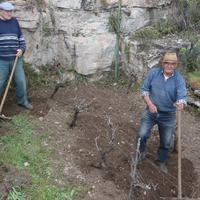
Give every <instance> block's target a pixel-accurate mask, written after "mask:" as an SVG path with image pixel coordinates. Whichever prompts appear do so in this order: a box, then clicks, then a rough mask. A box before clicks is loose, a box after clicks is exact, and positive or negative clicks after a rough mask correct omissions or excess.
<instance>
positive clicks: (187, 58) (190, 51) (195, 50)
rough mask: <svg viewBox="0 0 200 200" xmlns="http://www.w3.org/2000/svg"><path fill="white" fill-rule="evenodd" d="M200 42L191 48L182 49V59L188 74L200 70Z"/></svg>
mask: <svg viewBox="0 0 200 200" xmlns="http://www.w3.org/2000/svg"><path fill="white" fill-rule="evenodd" d="M199 55H200V42H198V43H197V44H196V45H195V46H192V47H191V48H182V49H181V51H180V59H181V62H182V64H183V66H184V67H185V68H186V71H187V72H193V71H197V70H199V69H200V57H199Z"/></svg>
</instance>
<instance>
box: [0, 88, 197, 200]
mask: <svg viewBox="0 0 200 200" xmlns="http://www.w3.org/2000/svg"><path fill="white" fill-rule="evenodd" d="M53 90H54V88H42V89H41V88H40V89H39V88H38V89H34V90H32V91H30V92H29V96H30V100H31V102H32V104H33V105H34V110H33V111H26V110H24V109H23V108H21V107H18V106H17V105H16V104H15V102H14V100H13V99H14V93H13V92H10V94H9V98H8V100H7V102H6V105H5V108H4V111H5V114H6V115H9V116H12V115H16V114H18V113H23V112H26V113H28V114H30V115H33V116H35V117H36V118H38V120H39V121H40V122H41V124H42V125H41V127H40V128H41V129H42V128H43V126H44V127H47V128H48V132H49V135H50V137H49V140H48V141H47V143H48V146H50V147H51V148H53V149H54V150H55V157H52V158H51V160H52V161H53V162H54V164H55V177H57V182H58V184H60V185H62V184H65V183H68V182H70V183H74V184H76V183H80V182H82V183H85V184H87V185H88V186H89V187H91V191H90V192H88V194H87V195H86V196H85V197H82V198H80V197H79V198H77V200H80V199H84V200H111V199H112V200H113V199H114V200H127V199H128V195H129V191H130V185H131V181H132V179H131V163H132V157H134V155H135V151H136V143H137V141H136V136H137V131H138V127H139V121H140V116H141V112H142V111H143V109H144V103H143V101H142V99H141V97H140V95H139V93H138V92H131V91H128V92H127V88H123V87H119V86H118V85H117V84H116V85H113V86H107V87H105V86H102V85H93V84H88V85H85V84H84V85H73V84H72V85H68V86H66V87H64V88H60V89H59V90H58V92H57V93H56V94H55V96H54V98H53V99H51V98H50V96H51V94H52V93H53ZM199 119H200V117H199V116H197V115H196V114H194V113H193V112H191V109H190V108H187V109H186V110H185V111H184V112H183V113H182V140H183V144H182V151H183V152H182V179H183V180H182V181H183V184H182V187H183V196H185V197H189V198H191V199H195V198H198V197H200V192H199V190H200V178H199V177H200V167H199V166H200V154H199V151H200V134H199V133H200V123H199ZM39 131H40V130H38V133H39ZM0 133H1V134H3V127H2V128H1V130H0ZM158 143H159V138H158V132H157V129H156V128H155V129H154V130H153V131H152V135H151V138H150V139H149V141H148V145H147V150H148V155H147V159H146V160H144V162H142V163H141V164H139V165H138V170H137V174H138V176H137V180H138V182H137V183H138V184H137V186H135V187H133V195H134V199H138V200H143V199H146V200H147V199H148V200H151V199H152V200H154V199H162V197H169V198H171V197H177V182H178V181H177V159H178V158H177V153H175V152H173V153H171V154H170V157H169V160H168V163H167V166H168V170H169V173H168V174H164V173H163V172H161V171H160V170H159V169H158V168H157V167H156V165H155V164H154V156H155V152H156V149H157V146H158ZM1 173H4V172H3V170H1V167H0V175H1Z"/></svg>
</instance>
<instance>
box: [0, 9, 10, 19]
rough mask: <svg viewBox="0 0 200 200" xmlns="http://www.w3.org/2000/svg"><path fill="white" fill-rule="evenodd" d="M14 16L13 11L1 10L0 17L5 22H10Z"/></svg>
mask: <svg viewBox="0 0 200 200" xmlns="http://www.w3.org/2000/svg"><path fill="white" fill-rule="evenodd" d="M12 14H13V11H12V10H9V11H7V10H0V17H1V18H2V19H3V20H9V19H11V18H12Z"/></svg>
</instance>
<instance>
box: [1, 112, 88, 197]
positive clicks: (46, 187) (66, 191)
mask: <svg viewBox="0 0 200 200" xmlns="http://www.w3.org/2000/svg"><path fill="white" fill-rule="evenodd" d="M10 126H11V129H12V131H11V132H10V133H6V134H4V136H1V137H0V143H1V149H0V162H1V163H3V164H5V165H12V166H14V167H16V168H17V169H18V170H27V171H28V172H29V174H30V176H31V178H32V184H31V185H30V186H27V187H26V188H15V186H14V187H13V188H12V190H11V191H10V193H9V200H23V199H24V198H25V197H27V198H25V199H31V200H52V199H53V200H72V199H74V198H75V196H77V195H80V194H85V193H86V192H87V191H88V187H86V186H79V185H78V186H71V185H66V186H63V187H62V188H61V187H58V186H57V185H56V184H55V181H54V179H55V177H54V169H53V164H52V162H51V154H52V151H51V149H50V148H49V147H44V146H43V141H44V140H46V139H48V134H47V132H44V133H42V134H41V133H40V135H37V136H36V135H35V134H34V128H35V126H36V123H35V124H34V123H32V122H31V119H30V118H29V117H28V116H26V115H18V116H15V117H13V119H12V122H11V124H10ZM17 197H18V198H17Z"/></svg>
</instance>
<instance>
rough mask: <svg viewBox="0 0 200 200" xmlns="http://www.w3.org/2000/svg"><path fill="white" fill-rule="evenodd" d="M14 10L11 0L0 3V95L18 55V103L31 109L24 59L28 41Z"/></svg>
mask: <svg viewBox="0 0 200 200" xmlns="http://www.w3.org/2000/svg"><path fill="white" fill-rule="evenodd" d="M13 10H14V6H13V5H12V4H11V3H10V2H3V3H0V96H1V95H2V93H3V90H4V87H5V85H6V80H7V79H8V76H9V73H10V71H11V70H12V66H13V63H14V60H15V57H16V56H17V57H18V62H17V65H16V69H15V72H14V75H13V83H14V87H15V90H16V100H17V104H18V105H21V106H23V107H25V108H27V109H30V110H31V109H33V106H32V105H31V104H30V103H29V101H28V99H27V91H26V79H25V73H24V69H23V61H22V56H23V54H24V52H25V50H26V43H25V40H24V37H23V34H22V32H21V29H20V26H19V23H18V21H17V19H16V18H14V17H13V16H12V15H13Z"/></svg>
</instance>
